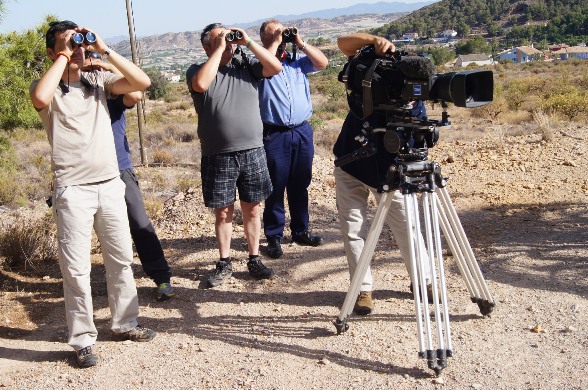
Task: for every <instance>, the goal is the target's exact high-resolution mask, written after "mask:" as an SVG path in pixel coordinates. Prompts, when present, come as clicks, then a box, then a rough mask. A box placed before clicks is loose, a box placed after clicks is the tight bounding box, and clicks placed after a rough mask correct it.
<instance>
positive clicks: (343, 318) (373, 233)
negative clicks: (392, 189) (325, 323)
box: [334, 192, 393, 334]
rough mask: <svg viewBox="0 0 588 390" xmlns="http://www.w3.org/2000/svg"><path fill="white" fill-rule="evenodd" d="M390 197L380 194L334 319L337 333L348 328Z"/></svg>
mask: <svg viewBox="0 0 588 390" xmlns="http://www.w3.org/2000/svg"><path fill="white" fill-rule="evenodd" d="M392 199H393V195H392V194H391V193H389V192H384V193H383V194H382V197H381V199H380V203H379V205H378V209H377V211H376V215H375V216H374V221H373V222H372V225H371V226H370V230H369V232H368V236H367V238H366V241H365V244H364V247H363V250H362V251H361V255H360V257H359V262H358V263H357V268H356V269H355V272H354V274H353V277H352V278H351V284H350V287H349V291H348V292H347V295H346V296H345V300H344V301H343V306H342V307H341V312H340V313H339V317H337V319H336V320H335V321H334V325H335V328H337V334H341V333H342V332H345V331H346V330H347V329H348V328H349V325H347V317H348V316H349V315H350V314H351V311H352V308H353V305H354V304H355V300H356V299H357V295H358V294H359V289H360V288H361V283H362V281H363V278H364V276H365V273H366V271H367V269H368V267H369V265H370V261H371V259H372V256H373V255H374V250H375V249H376V244H377V243H378V239H379V237H380V233H381V232H382V227H383V226H384V221H385V220H386V215H387V214H388V210H389V209H390V204H391V203H392Z"/></svg>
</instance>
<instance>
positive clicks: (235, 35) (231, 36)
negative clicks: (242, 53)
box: [225, 30, 243, 42]
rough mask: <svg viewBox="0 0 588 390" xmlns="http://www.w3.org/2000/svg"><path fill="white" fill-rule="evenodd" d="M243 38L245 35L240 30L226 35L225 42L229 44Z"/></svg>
mask: <svg viewBox="0 0 588 390" xmlns="http://www.w3.org/2000/svg"><path fill="white" fill-rule="evenodd" d="M241 38H243V33H242V32H241V31H239V30H231V31H230V32H228V33H227V35H225V40H226V41H227V42H233V41H238V40H239V39H241Z"/></svg>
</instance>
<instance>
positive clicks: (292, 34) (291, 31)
mask: <svg viewBox="0 0 588 390" xmlns="http://www.w3.org/2000/svg"><path fill="white" fill-rule="evenodd" d="M296 35H298V29H297V28H296V27H289V28H285V29H284V30H283V31H282V42H284V43H294V42H295V41H296Z"/></svg>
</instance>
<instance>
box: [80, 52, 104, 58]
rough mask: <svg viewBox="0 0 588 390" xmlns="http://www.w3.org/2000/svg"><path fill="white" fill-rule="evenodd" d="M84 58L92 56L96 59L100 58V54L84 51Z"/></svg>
mask: <svg viewBox="0 0 588 390" xmlns="http://www.w3.org/2000/svg"><path fill="white" fill-rule="evenodd" d="M84 58H92V59H96V60H101V59H102V56H101V55H100V53H96V52H94V51H86V52H85V53H84Z"/></svg>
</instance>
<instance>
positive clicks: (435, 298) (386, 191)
mask: <svg viewBox="0 0 588 390" xmlns="http://www.w3.org/2000/svg"><path fill="white" fill-rule="evenodd" d="M386 182H387V184H385V185H384V186H382V188H381V189H380V190H381V192H382V197H381V199H380V203H379V205H378V209H377V211H376V214H375V216H374V220H373V222H372V224H371V226H370V229H369V232H368V236H367V238H366V241H365V245H364V248H363V251H362V252H361V256H360V258H359V262H358V264H357V268H356V270H355V273H354V275H353V277H352V279H351V284H350V288H349V291H348V292H347V295H346V296H345V300H344V302H343V306H342V308H341V312H340V314H339V317H338V318H337V319H336V320H335V321H334V325H335V327H336V328H337V334H341V333H343V332H345V331H347V330H348V329H349V325H348V324H347V318H348V317H349V315H350V314H351V312H352V309H353V306H354V304H355V300H356V298H357V296H358V294H359V290H360V287H361V283H362V281H363V278H364V276H365V273H366V272H367V269H368V266H369V264H370V261H371V259H372V256H373V254H374V250H375V247H376V244H377V241H378V238H379V236H380V233H381V231H382V227H383V225H384V220H385V219H386V215H387V214H388V211H389V209H390V205H391V203H392V200H393V195H392V191H394V190H396V189H399V190H400V191H401V192H402V194H403V198H404V207H405V212H406V226H407V231H408V234H409V237H408V241H409V252H410V274H411V275H410V277H411V283H412V290H413V295H414V305H415V311H416V319H417V333H418V337H419V357H421V358H426V359H427V365H428V367H429V368H430V369H432V370H434V371H435V374H436V375H439V374H440V373H441V371H442V370H443V369H444V368H445V367H447V358H448V357H451V355H452V345H451V330H450V326H449V313H448V299H447V288H446V284H445V275H444V272H445V269H444V265H443V256H442V252H441V232H440V229H439V227H441V230H442V231H443V235H444V237H445V240H446V241H447V243H448V245H449V249H450V251H451V253H452V254H453V256H454V257H455V259H456V263H457V267H458V269H459V272H460V274H461V275H462V277H463V279H464V280H465V282H466V286H467V289H468V291H469V293H470V297H471V300H472V302H474V303H476V304H477V305H478V307H479V309H480V312H481V314H482V315H484V316H486V315H489V314H490V313H491V312H492V310H493V309H494V305H495V303H494V300H493V299H492V296H491V294H490V291H489V289H488V286H487V285H486V282H485V280H484V277H483V276H482V272H481V271H480V268H479V266H478V263H477V261H476V259H475V257H474V253H473V251H472V249H471V247H470V245H469V242H468V240H467V237H466V235H465V233H464V231H463V227H462V226H461V223H460V221H459V218H458V216H457V213H456V211H455V208H454V206H453V204H452V202H451V199H450V197H449V193H448V192H447V188H445V184H446V179H445V178H443V177H442V176H441V167H440V165H439V164H438V163H436V162H429V161H411V162H404V163H400V164H398V165H395V166H392V167H390V169H389V174H388V177H387V179H386ZM417 194H421V202H422V207H423V224H424V230H425V244H426V249H427V250H426V253H422V249H421V247H422V246H421V245H418V240H419V238H420V237H419V235H420V234H421V216H420V213H419V204H418V197H417ZM427 269H429V270H430V281H427V280H426V271H427ZM429 283H430V287H428V286H427V285H428V284H429ZM429 288H430V289H431V290H432V294H430V293H429V295H432V297H431V298H432V302H429V296H428V294H427V290H428V289H429ZM429 304H432V305H433V309H434V326H433V324H432V323H431V316H430V314H429ZM433 328H434V329H435V330H436V337H435V335H434V332H433ZM435 338H436V341H437V347H436V348H435V345H434V339H435Z"/></svg>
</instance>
